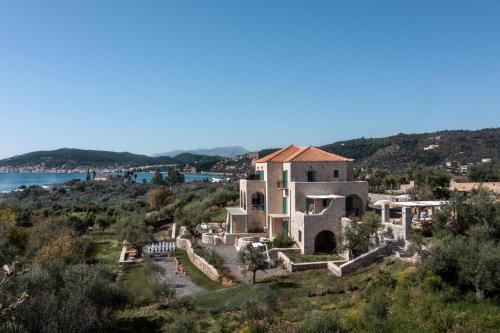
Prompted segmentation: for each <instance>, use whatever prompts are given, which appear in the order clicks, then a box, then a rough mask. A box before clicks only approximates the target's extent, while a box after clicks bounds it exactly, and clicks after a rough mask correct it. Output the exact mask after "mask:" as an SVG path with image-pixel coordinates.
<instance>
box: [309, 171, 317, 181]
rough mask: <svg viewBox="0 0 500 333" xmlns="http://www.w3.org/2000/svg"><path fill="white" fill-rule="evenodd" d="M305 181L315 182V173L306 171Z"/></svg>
mask: <svg viewBox="0 0 500 333" xmlns="http://www.w3.org/2000/svg"><path fill="white" fill-rule="evenodd" d="M307 181H308V182H315V181H316V171H312V170H310V171H307Z"/></svg>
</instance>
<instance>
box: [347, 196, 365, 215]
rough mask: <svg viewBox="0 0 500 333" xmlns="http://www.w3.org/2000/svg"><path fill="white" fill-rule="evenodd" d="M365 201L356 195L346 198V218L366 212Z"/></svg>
mask: <svg viewBox="0 0 500 333" xmlns="http://www.w3.org/2000/svg"><path fill="white" fill-rule="evenodd" d="M364 211H365V210H364V207H363V200H361V198H360V197H358V196H357V195H356V194H351V195H348V196H347V197H346V198H345V213H346V216H350V215H354V216H358V215H360V214H363V212H364Z"/></svg>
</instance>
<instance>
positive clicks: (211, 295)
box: [194, 284, 270, 312]
mask: <svg viewBox="0 0 500 333" xmlns="http://www.w3.org/2000/svg"><path fill="white" fill-rule="evenodd" d="M269 290H270V289H269V287H268V286H267V285H266V284H256V285H248V284H238V285H236V286H233V287H230V288H224V289H219V290H215V291H210V292H206V293H201V294H198V295H196V296H195V298H194V300H195V304H196V305H197V306H198V307H200V308H201V309H204V310H210V311H211V312H221V311H231V310H236V309H238V308H240V307H241V306H243V304H245V302H246V301H248V300H250V299H252V300H255V301H257V302H262V301H263V300H264V297H265V295H266V294H267V293H268V292H269Z"/></svg>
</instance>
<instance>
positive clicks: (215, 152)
mask: <svg viewBox="0 0 500 333" xmlns="http://www.w3.org/2000/svg"><path fill="white" fill-rule="evenodd" d="M248 152H249V151H248V150H247V149H245V148H243V147H241V146H229V147H216V148H210V149H193V150H174V151H170V152H166V153H159V154H155V155H153V156H154V157H158V156H170V157H174V156H177V155H179V154H183V153H190V154H194V155H208V156H222V157H234V156H238V155H243V154H246V153H248Z"/></svg>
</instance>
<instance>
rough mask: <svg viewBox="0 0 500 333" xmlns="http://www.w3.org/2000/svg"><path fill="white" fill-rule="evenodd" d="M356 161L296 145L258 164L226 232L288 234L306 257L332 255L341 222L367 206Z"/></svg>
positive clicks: (243, 185)
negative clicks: (356, 176)
mask: <svg viewBox="0 0 500 333" xmlns="http://www.w3.org/2000/svg"><path fill="white" fill-rule="evenodd" d="M352 161H353V160H352V159H349V158H346V157H342V156H338V155H335V154H331V153H328V152H326V151H323V150H321V149H318V148H315V147H312V146H310V147H298V146H295V145H290V146H288V147H286V148H283V149H281V150H278V151H276V152H274V153H272V154H270V155H268V156H265V157H263V158H261V159H258V160H256V161H255V175H254V177H253V178H255V179H252V180H243V179H242V180H240V207H232V208H227V221H226V222H227V223H226V228H227V230H226V232H227V233H228V234H234V235H237V234H248V233H265V234H266V235H267V236H268V237H269V238H270V239H273V238H274V237H276V236H277V235H279V234H286V235H289V236H290V237H292V238H293V239H294V240H295V241H296V242H297V244H298V245H299V247H300V249H301V252H302V253H303V254H314V253H322V252H330V251H332V250H333V249H335V247H336V242H337V237H336V236H338V235H340V232H341V218H342V217H346V216H350V215H359V214H362V213H363V212H364V211H365V208H366V207H367V203H368V183H367V182H363V181H353V176H352Z"/></svg>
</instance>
